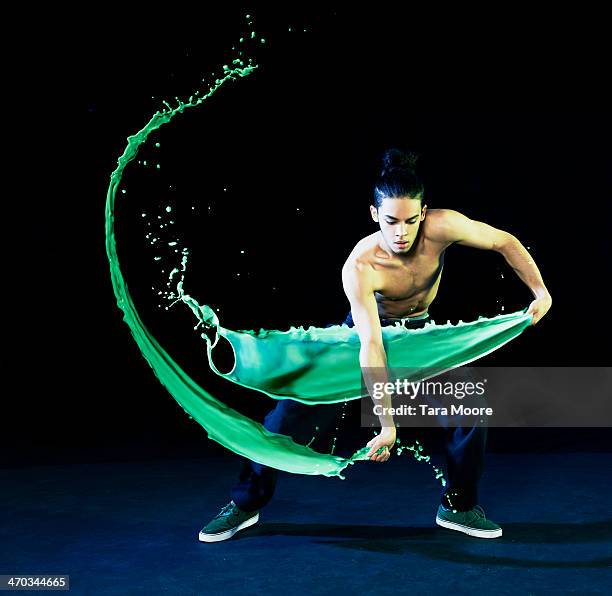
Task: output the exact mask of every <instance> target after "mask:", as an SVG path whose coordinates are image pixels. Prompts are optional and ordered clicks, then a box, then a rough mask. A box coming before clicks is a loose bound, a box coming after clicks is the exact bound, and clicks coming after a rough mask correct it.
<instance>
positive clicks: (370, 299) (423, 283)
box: [199, 149, 552, 542]
mask: <svg viewBox="0 0 612 596" xmlns="http://www.w3.org/2000/svg"><path fill="white" fill-rule="evenodd" d="M384 163H385V165H384V168H383V170H382V173H381V175H380V178H379V180H378V181H377V183H376V185H375V187H374V196H375V200H374V202H375V204H374V205H371V206H370V212H371V214H372V219H373V220H374V221H375V222H377V223H378V224H379V230H378V231H376V232H375V233H373V234H370V235H369V236H366V237H365V238H363V239H362V240H360V241H359V242H358V243H357V245H356V246H355V248H354V249H353V250H352V252H351V253H350V255H349V257H348V258H347V260H346V262H345V263H344V266H343V267H342V283H343V287H344V291H345V293H346V296H347V298H348V300H349V302H350V305H351V311H350V312H349V314H348V316H347V318H346V320H345V321H344V324H347V325H350V326H353V325H354V326H355V327H356V330H357V332H358V334H359V338H360V341H361V349H360V355H359V359H360V365H361V367H362V371H363V373H364V379H365V381H366V385H367V387H368V389H369V391H370V394H372V383H374V382H381V383H386V382H387V380H388V377H387V358H386V353H385V350H384V346H383V341H382V330H381V328H382V326H383V325H388V324H392V323H394V322H395V321H397V320H399V319H404V323H405V326H406V327H407V328H418V327H422V326H424V325H425V323H426V322H427V318H428V316H429V315H428V313H427V310H428V308H429V305H430V304H431V303H432V301H433V300H434V298H435V297H436V294H437V291H438V286H439V284H440V279H441V276H442V269H443V267H444V251H445V250H446V249H447V248H448V247H449V246H450V245H451V244H454V243H457V244H462V245H464V246H471V247H474V248H480V249H487V250H494V251H497V252H499V253H501V254H502V255H503V257H504V258H505V259H506V261H507V262H508V264H509V265H510V266H511V267H512V268H513V269H514V271H515V272H516V274H517V275H518V276H519V278H520V279H521V280H522V281H523V282H524V283H525V284H526V285H527V286H528V287H529V289H530V290H531V292H532V293H533V296H534V300H533V302H532V303H531V304H530V306H529V309H528V312H529V313H531V314H532V315H533V322H532V324H535V323H537V322H538V321H539V320H540V319H541V318H542V317H543V316H544V315H545V314H546V312H547V311H548V309H549V308H550V306H551V304H552V300H551V297H550V294H549V292H548V291H547V289H546V287H545V285H544V282H543V281H542V277H541V275H540V272H539V271H538V268H537V266H536V264H535V263H534V261H533V259H532V258H531V255H530V254H529V252H528V251H527V250H526V249H525V247H524V246H523V245H522V244H521V243H520V242H519V241H518V240H517V238H516V237H514V236H513V235H512V234H510V233H508V232H504V231H502V230H499V229H496V228H493V227H491V226H489V225H487V224H485V223H482V222H478V221H474V220H471V219H469V218H467V217H466V216H465V215H462V214H461V213H459V212H457V211H454V210H452V209H431V210H429V211H428V210H427V205H425V204H424V203H423V194H424V189H423V184H422V181H421V180H420V178H419V176H418V175H417V174H416V171H415V156H414V154H404V153H402V152H400V151H398V150H393V149H392V150H389V151H387V153H386V155H385V158H384ZM460 369H461V367H460ZM379 403H381V404H382V405H383V406H384V407H385V408H388V407H390V406H391V395H389V394H387V395H385V396H384V397H383V398H382V399H381V400H380V402H379ZM336 406H337V404H331V405H327V404H326V405H318V406H308V405H306V404H302V403H300V402H297V401H295V400H291V399H285V400H281V401H279V402H278V404H277V405H276V407H275V408H274V409H273V410H272V411H270V412H269V413H268V415H267V416H266V418H265V420H264V426H265V428H266V429H268V430H270V431H272V432H276V433H280V434H285V435H290V436H292V437H293V439H294V440H295V441H296V442H298V443H303V444H305V443H306V442H307V441H308V439H309V438H310V437H312V430H313V428H314V425H315V424H317V425H318V426H319V427H321V428H325V427H328V426H329V425H330V424H331V423H332V422H333V421H334V420H335V419H336V414H337V408H336ZM379 419H380V424H381V432H380V433H379V434H378V435H377V436H376V437H374V438H373V439H372V440H371V441H369V442H368V446H369V447H370V450H369V452H368V456H369V457H370V459H371V461H375V462H384V461H387V460H388V459H389V457H390V454H391V449H392V448H393V446H394V444H395V441H396V427H395V423H394V421H393V417H392V416H380V417H379ZM441 424H442V425H443V426H445V429H446V435H445V436H446V454H447V463H448V476H449V485H448V487H447V488H446V490H445V491H444V493H443V495H442V502H441V504H440V505H439V508H438V513H437V516H436V523H437V524H438V525H439V526H442V527H445V528H448V529H452V530H457V531H460V532H463V533H465V534H468V535H471V536H476V537H479V538H495V537H498V536H501V535H502V530H501V528H500V527H499V526H498V525H497V524H495V523H494V522H492V521H491V520H489V519H486V516H485V514H484V511H483V510H482V508H481V507H480V505H478V503H477V499H478V491H477V485H478V481H479V479H480V476H481V473H482V470H483V462H484V452H485V443H486V425H485V426H483V425H481V424H479V423H478V417H476V419H475V420H474V421H473V423H472V425H471V426H469V427H466V428H464V427H461V428H454V427H450V426H446V422H445V421H444V420H442V422H441ZM276 475H277V471H276V470H275V469H274V468H269V467H267V466H263V465H261V464H258V463H256V462H252V461H250V460H245V461H244V464H243V467H242V470H241V472H240V478H239V482H238V483H237V484H236V485H235V486H234V487H233V489H232V491H231V495H232V501H231V502H230V503H228V504H227V505H225V506H224V507H223V508H222V509H221V511H220V512H219V513H218V514H217V515H216V516H215V517H214V518H213V519H212V521H211V522H210V523H208V524H207V525H206V526H205V527H204V528H203V529H202V530H201V531H200V534H199V540H200V541H202V542H217V541H220V540H226V539H228V538H231V537H232V536H233V535H234V534H235V533H236V532H237V531H239V530H242V529H244V528H247V527H249V526H251V525H253V524H255V523H257V521H258V520H259V509H261V508H262V507H263V506H265V505H266V504H267V503H268V502H269V501H270V499H271V498H272V496H273V494H274V489H275V486H276Z"/></svg>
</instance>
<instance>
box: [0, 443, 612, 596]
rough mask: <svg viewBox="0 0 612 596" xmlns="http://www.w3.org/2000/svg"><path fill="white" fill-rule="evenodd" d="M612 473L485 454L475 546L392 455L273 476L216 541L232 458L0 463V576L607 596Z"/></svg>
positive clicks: (209, 587)
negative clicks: (266, 492) (257, 510)
mask: <svg viewBox="0 0 612 596" xmlns="http://www.w3.org/2000/svg"><path fill="white" fill-rule="evenodd" d="M436 463H437V464H438V465H439V464H440V463H441V461H440V460H439V459H438V461H436ZM611 463H612V456H611V455H610V454H606V453H593V454H589V453H561V454H559V453H555V454H542V453H539V454H537V455H530V454H524V453H522V454H511V455H509V454H504V455H501V454H489V455H488V456H487V468H486V471H485V476H484V478H483V482H482V488H481V492H482V494H481V505H482V506H483V507H484V508H485V511H486V513H487V516H488V517H490V518H491V519H493V520H494V521H496V522H497V523H499V524H500V525H501V526H502V527H503V530H504V535H503V537H502V538H498V539H489V540H484V539H478V538H471V537H469V536H465V535H463V534H458V533H456V532H453V531H450V530H444V529H442V528H438V527H437V526H436V525H435V523H434V518H435V512H436V508H437V505H438V502H439V486H440V485H439V484H438V481H436V480H435V479H434V476H433V474H432V472H431V467H430V466H428V465H427V464H425V463H418V462H416V461H414V460H412V459H410V458H409V457H407V456H401V457H396V458H392V459H391V460H390V461H389V462H387V463H384V464H376V463H370V462H359V463H358V464H356V465H355V466H352V467H349V468H348V470H347V479H346V480H344V481H342V480H340V479H338V478H325V477H320V476H299V475H291V474H286V473H281V476H280V478H279V482H278V487H277V492H276V495H275V498H274V499H273V501H272V502H271V503H270V504H269V505H268V506H267V507H266V508H265V509H263V510H262V512H261V514H260V522H259V523H258V524H256V525H255V526H253V527H251V528H249V529H247V530H244V531H243V532H240V533H238V534H237V535H236V536H235V537H234V538H232V539H230V540H227V541H225V542H219V543H201V542H199V541H198V538H197V535H198V532H199V530H200V529H201V527H202V526H203V525H205V523H207V522H208V521H209V520H210V518H211V517H212V516H214V515H215V514H216V513H217V512H218V510H219V508H220V507H221V506H223V505H225V504H226V503H227V502H228V501H229V497H228V491H229V488H230V486H231V485H232V483H233V482H234V479H235V478H236V475H237V473H238V470H239V465H240V464H239V460H238V458H237V457H235V456H233V455H232V454H228V455H227V456H224V457H214V458H206V459H204V458H203V459H195V458H192V459H186V458H182V459H161V460H157V461H142V462H130V463H96V464H74V465H62V466H58V465H47V466H38V467H27V468H19V469H2V470H0V475H1V477H2V487H3V490H2V495H1V497H0V506H1V512H0V516H1V517H0V521H1V524H0V547H1V551H0V573H1V574H8V573H21V574H34V573H38V574H60V573H62V574H69V575H70V581H71V590H70V593H74V594H232V593H237V592H240V593H241V594H261V593H265V594H288V593H290V594H291V595H292V596H293V595H295V594H330V593H332V592H347V591H349V590H350V591H352V592H353V593H354V594H366V593H367V594H369V593H375V594H377V595H378V594H396V595H397V594H398V593H410V594H431V593H432V592H434V591H444V592H446V593H454V594H464V593H465V594H478V593H479V592H480V593H482V594H483V596H484V595H485V594H489V593H494V594H548V593H551V592H557V593H561V594H571V593H576V594H604V593H605V594H610V593H611V592H612V569H611V565H612V556H611V555H612V495H611V491H610V479H609V472H610V469H612V466H611V465H610V464H611Z"/></svg>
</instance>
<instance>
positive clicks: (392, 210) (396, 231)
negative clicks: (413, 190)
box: [370, 197, 427, 255]
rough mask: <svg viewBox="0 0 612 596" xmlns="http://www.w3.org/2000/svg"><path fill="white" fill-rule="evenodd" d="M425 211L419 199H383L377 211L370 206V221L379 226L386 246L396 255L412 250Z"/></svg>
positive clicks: (425, 206) (425, 208)
mask: <svg viewBox="0 0 612 596" xmlns="http://www.w3.org/2000/svg"><path fill="white" fill-rule="evenodd" d="M426 211H427V205H421V200H420V199H413V198H411V197H402V198H398V199H389V198H385V199H383V201H382V205H381V206H380V207H379V208H378V211H377V210H376V207H374V205H370V212H371V214H372V219H373V220H374V221H376V222H378V223H379V224H380V231H381V232H382V235H383V238H384V239H385V241H386V243H387V245H388V246H389V248H390V249H391V250H392V251H393V252H394V253H395V254H398V255H402V254H405V253H407V252H408V251H409V250H410V249H411V248H412V245H413V243H414V240H415V238H416V237H417V234H418V231H419V227H420V225H421V222H422V221H423V220H424V219H425V212H426ZM400 242H401V243H402V244H399V243H400Z"/></svg>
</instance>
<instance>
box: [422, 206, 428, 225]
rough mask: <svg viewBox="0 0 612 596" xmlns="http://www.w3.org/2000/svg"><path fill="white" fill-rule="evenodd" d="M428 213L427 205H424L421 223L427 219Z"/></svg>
mask: <svg viewBox="0 0 612 596" xmlns="http://www.w3.org/2000/svg"><path fill="white" fill-rule="evenodd" d="M426 213H427V205H423V207H421V221H423V220H424V219H425V214H426Z"/></svg>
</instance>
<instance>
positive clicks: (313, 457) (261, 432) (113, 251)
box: [105, 59, 444, 484]
mask: <svg viewBox="0 0 612 596" xmlns="http://www.w3.org/2000/svg"><path fill="white" fill-rule="evenodd" d="M232 64H234V66H233V67H229V66H228V65H224V68H223V69H224V73H225V74H224V76H223V77H222V78H220V79H216V80H215V84H214V85H213V86H211V87H209V89H208V93H206V94H205V95H201V96H200V93H199V92H198V91H196V92H195V93H194V94H193V95H192V96H191V97H190V98H189V100H188V101H187V102H183V101H181V100H179V99H178V98H177V102H178V105H177V106H176V107H174V108H173V107H172V106H170V105H169V104H168V102H166V101H164V102H163V104H164V105H165V108H164V109H162V110H159V111H157V112H155V114H153V116H152V118H151V119H150V120H149V122H148V123H147V124H146V125H145V126H144V127H143V128H142V129H141V130H139V131H138V132H137V133H136V134H134V135H132V136H130V137H128V139H127V141H128V143H127V146H126V148H125V150H124V152H123V154H122V155H121V156H120V157H119V159H118V162H117V167H116V169H115V170H114V171H113V173H112V174H111V177H110V183H109V186H108V191H107V195H106V207H105V238H106V253H107V256H108V260H109V265H110V274H111V281H112V286H113V291H114V293H115V297H116V299H117V304H118V306H119V308H120V309H121V310H122V311H123V320H124V321H125V323H126V324H127V325H128V327H129V329H130V331H131V334H132V336H133V338H134V340H135V341H136V344H137V345H138V347H139V349H140V351H141V353H142V355H143V357H144V358H145V359H146V361H147V362H148V363H149V365H150V366H151V368H152V369H153V371H154V372H155V374H156V376H157V377H158V379H159V381H160V382H161V383H162V385H163V386H164V387H165V388H166V389H167V390H168V392H169V393H170V394H171V395H172V397H173V398H174V399H175V400H176V401H177V402H178V403H179V404H180V405H181V406H182V407H183V409H184V410H185V412H187V413H188V414H189V415H190V417H193V419H195V420H196V421H197V422H198V423H199V424H200V425H201V426H202V427H203V428H204V429H205V430H206V432H207V434H208V437H209V438H210V439H212V440H213V441H216V442H217V443H219V444H221V445H223V446H224V447H226V448H227V449H229V450H231V451H233V452H234V453H237V454H238V455H241V456H243V457H246V458H248V459H250V460H253V461H255V462H258V463H260V464H264V465H268V466H271V467H274V468H277V469H280V470H284V471H287V472H292V473H299V474H323V475H326V476H338V477H340V478H342V479H344V476H343V475H342V474H341V472H342V471H343V470H344V469H345V468H346V467H347V466H349V465H352V464H353V463H354V462H355V461H359V460H369V458H368V457H367V456H366V453H367V452H368V451H369V447H367V446H365V447H363V448H361V449H359V450H357V451H356V452H355V453H354V454H353V455H352V456H351V457H350V458H342V457H338V456H335V455H333V454H323V453H319V452H316V451H314V450H312V449H310V448H309V447H308V446H306V445H300V444H297V443H295V442H294V441H293V439H291V437H288V436H285V435H280V434H277V433H272V432H270V431H268V430H267V429H265V428H264V427H263V425H261V424H259V423H257V422H255V421H253V420H251V419H250V418H248V417H246V416H244V415H242V414H240V413H239V412H236V411H235V410H233V409H232V408H229V407H228V406H227V405H225V404H224V403H222V402H221V401H219V400H217V399H216V398H215V397H213V396H212V395H211V394H210V393H208V392H207V391H206V390H205V389H203V388H202V387H200V386H199V385H198V384H197V383H196V382H195V381H194V380H193V379H192V378H191V377H189V376H188V375H187V374H186V373H185V371H183V370H182V368H181V367H180V366H179V365H178V364H177V363H176V362H175V361H174V360H173V359H172V358H171V357H170V355H169V354H168V353H167V352H166V351H165V350H164V349H163V347H162V346H161V345H160V344H159V343H158V341H157V340H156V339H155V337H154V336H153V335H152V334H151V332H150V331H149V330H148V329H147V327H146V326H145V325H144V323H143V321H142V320H141V318H140V315H139V314H138V312H137V310H136V307H135V305H134V303H133V301H132V298H131V295H130V292H129V290H128V286H127V283H126V281H125V279H124V277H123V274H122V271H121V267H120V263H119V258H118V255H117V244H116V237H115V216H114V213H115V202H116V198H117V191H118V190H119V186H120V184H121V179H122V175H123V172H124V170H125V168H126V166H127V165H128V164H129V163H130V162H131V161H133V160H134V159H135V158H136V156H137V154H138V151H139V148H140V147H141V145H142V144H143V143H145V141H146V140H147V137H148V136H149V135H150V134H151V133H152V132H153V131H155V130H157V129H158V128H160V127H161V126H163V125H165V124H168V123H169V122H170V121H171V120H172V119H173V118H174V117H175V116H177V115H179V114H181V113H183V112H184V111H185V110H188V109H191V108H195V107H197V106H199V105H201V104H202V103H204V101H206V100H207V99H208V98H209V97H211V96H212V95H213V94H214V93H216V92H217V91H218V90H219V89H220V88H221V87H222V86H223V85H224V84H226V83H227V82H229V81H233V80H236V79H238V78H243V77H246V76H249V75H251V74H252V73H253V72H254V71H255V70H256V69H257V68H258V67H257V65H255V64H253V60H252V59H249V60H248V65H247V64H245V63H244V61H243V60H241V59H236V60H234V61H232ZM197 96H199V97H197ZM122 194H125V191H124V190H122ZM144 216H145V214H143V217H144ZM177 250H178V249H177ZM187 252H188V251H187V250H186V249H183V251H182V253H183V260H182V263H181V270H180V271H181V272H183V274H184V271H185V265H186V258H187ZM177 273H179V271H178V270H176V268H175V269H174V270H173V271H172V272H171V277H172V276H174V275H176V274H177ZM182 284H183V276H181V280H180V282H179V283H178V286H177V289H178V290H179V297H180V300H181V301H182V302H183V303H185V304H186V305H187V306H189V307H190V308H191V309H192V311H193V312H194V313H195V314H196V315H197V316H198V320H199V323H202V324H205V325H208V326H213V325H215V324H216V325H218V319H216V315H215V314H214V313H213V311H212V309H210V307H208V306H206V305H203V306H200V305H199V304H198V303H197V301H196V300H195V299H193V298H191V297H190V296H188V295H186V294H185V293H184V292H182ZM199 323H198V324H199ZM313 329H314V328H312V327H311V328H310V329H309V330H308V333H310V332H311V330H313ZM291 331H295V328H293V327H292V328H291V330H290V331H289V332H291ZM302 331H304V330H303V329H302ZM261 332H264V333H271V334H275V333H281V332H279V331H270V332H268V331H265V330H261ZM261 332H260V333H261ZM289 332H287V333H289ZM251 333H253V332H251ZM342 333H344V331H343V332H342ZM341 335H342V334H341ZM213 347H214V346H213ZM208 348H209V350H210V349H211V345H210V341H209V342H208ZM209 356H210V351H209ZM273 397H276V396H275V395H273ZM277 398H278V397H277ZM334 446H335V443H334ZM402 449H408V450H409V451H411V452H413V454H414V456H415V458H416V459H417V460H426V461H427V462H428V463H429V459H428V457H429V456H424V455H422V453H421V452H422V446H419V445H418V442H417V445H416V446H411V447H408V448H402ZM398 452H399V453H401V450H398ZM434 470H435V471H436V472H437V473H438V472H439V471H438V469H437V468H434ZM440 477H441V473H439V475H437V476H436V478H440ZM442 483H443V484H444V479H442Z"/></svg>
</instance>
